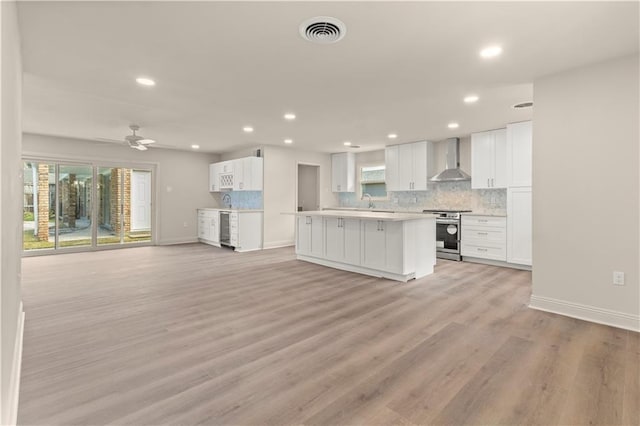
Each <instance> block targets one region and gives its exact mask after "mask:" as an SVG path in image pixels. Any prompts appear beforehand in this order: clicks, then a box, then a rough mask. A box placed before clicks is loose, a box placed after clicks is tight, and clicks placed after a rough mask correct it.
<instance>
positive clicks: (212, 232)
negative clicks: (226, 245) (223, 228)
mask: <svg viewBox="0 0 640 426" xmlns="http://www.w3.org/2000/svg"><path fill="white" fill-rule="evenodd" d="M219 221H220V212H218V211H217V210H208V209H207V210H205V209H201V210H198V239H199V240H200V241H202V242H206V243H210V244H218V245H219V244H220V223H219Z"/></svg>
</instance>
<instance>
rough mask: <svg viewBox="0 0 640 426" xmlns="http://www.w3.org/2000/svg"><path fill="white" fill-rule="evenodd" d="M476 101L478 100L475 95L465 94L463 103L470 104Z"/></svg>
mask: <svg viewBox="0 0 640 426" xmlns="http://www.w3.org/2000/svg"><path fill="white" fill-rule="evenodd" d="M477 101H478V97H477V96H476V95H469V96H465V98H464V103H465V104H472V103H474V102H477Z"/></svg>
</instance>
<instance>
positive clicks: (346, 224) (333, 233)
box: [324, 217, 360, 265]
mask: <svg viewBox="0 0 640 426" xmlns="http://www.w3.org/2000/svg"><path fill="white" fill-rule="evenodd" d="M324 232H325V239H324V242H325V246H324V249H325V257H326V258H327V259H329V260H334V261H337V262H345V263H349V264H352V265H359V264H360V220H358V219H348V218H343V217H338V218H335V217H331V218H325V219H324Z"/></svg>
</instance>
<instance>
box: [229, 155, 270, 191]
mask: <svg viewBox="0 0 640 426" xmlns="http://www.w3.org/2000/svg"><path fill="white" fill-rule="evenodd" d="M262 168H263V162H262V158H260V157H246V158H241V159H239V160H235V165H234V170H233V190H234V191H262Z"/></svg>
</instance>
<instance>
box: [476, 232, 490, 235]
mask: <svg viewBox="0 0 640 426" xmlns="http://www.w3.org/2000/svg"><path fill="white" fill-rule="evenodd" d="M478 235H489V233H488V232H478Z"/></svg>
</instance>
